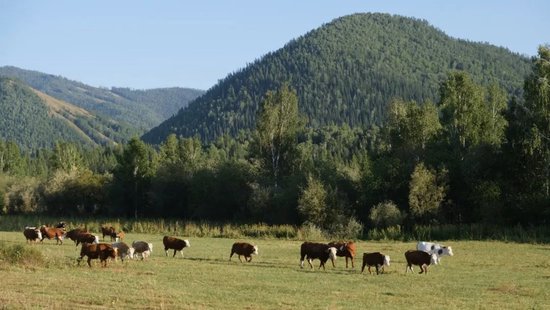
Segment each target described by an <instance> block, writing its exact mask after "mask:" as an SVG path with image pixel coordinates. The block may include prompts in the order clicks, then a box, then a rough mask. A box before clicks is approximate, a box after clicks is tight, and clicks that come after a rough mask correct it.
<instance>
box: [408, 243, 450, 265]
mask: <svg viewBox="0 0 550 310" xmlns="http://www.w3.org/2000/svg"><path fill="white" fill-rule="evenodd" d="M416 249H417V250H419V251H424V252H427V253H429V254H435V255H436V256H437V260H436V262H435V263H436V264H439V263H440V262H441V256H453V255H454V254H453V249H452V248H451V247H450V246H444V245H441V244H439V243H433V242H426V241H419V242H418V243H417V244H416Z"/></svg>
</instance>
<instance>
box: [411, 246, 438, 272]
mask: <svg viewBox="0 0 550 310" xmlns="http://www.w3.org/2000/svg"><path fill="white" fill-rule="evenodd" d="M405 259H406V260H407V268H406V269H405V273H407V272H408V271H409V269H410V270H411V272H413V269H412V265H417V266H419V267H420V273H424V274H428V266H429V265H432V264H433V265H435V264H437V255H436V254H429V253H426V252H424V251H419V250H408V251H407V252H405Z"/></svg>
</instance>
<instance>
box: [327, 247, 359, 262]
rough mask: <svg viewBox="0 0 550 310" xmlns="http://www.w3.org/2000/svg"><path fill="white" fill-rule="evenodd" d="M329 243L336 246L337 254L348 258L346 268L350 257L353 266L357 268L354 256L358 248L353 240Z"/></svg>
mask: <svg viewBox="0 0 550 310" xmlns="http://www.w3.org/2000/svg"><path fill="white" fill-rule="evenodd" d="M328 245H329V246H331V247H335V248H336V256H340V257H345V258H346V268H348V259H350V260H351V268H355V266H353V258H354V257H355V250H356V248H355V243H354V242H353V241H348V242H344V241H339V242H336V241H333V242H329V243H328Z"/></svg>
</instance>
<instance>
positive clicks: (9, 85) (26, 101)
mask: <svg viewBox="0 0 550 310" xmlns="http://www.w3.org/2000/svg"><path fill="white" fill-rule="evenodd" d="M0 111H2V117H0V129H1V130H0V139H3V140H9V141H14V142H16V143H17V144H18V145H19V146H20V147H21V148H23V149H38V148H50V147H52V146H53V145H54V143H55V142H56V141H72V142H76V143H79V144H84V145H96V144H99V143H101V144H107V143H109V142H113V140H112V139H111V138H109V137H107V136H105V135H103V134H102V133H101V132H99V131H97V129H94V128H88V129H89V131H88V132H85V130H83V129H81V128H79V126H77V125H76V124H79V123H94V124H102V125H108V124H106V123H102V121H101V120H96V119H94V116H93V115H91V114H90V113H89V112H87V111H86V110H83V109H81V108H78V107H75V106H72V105H70V104H68V103H66V102H63V101H60V100H57V99H54V98H52V97H50V96H48V95H46V94H44V93H41V92H39V91H36V90H33V89H32V88H30V87H28V86H27V85H25V84H24V83H22V82H20V81H18V80H14V79H9V78H2V77H0Z"/></svg>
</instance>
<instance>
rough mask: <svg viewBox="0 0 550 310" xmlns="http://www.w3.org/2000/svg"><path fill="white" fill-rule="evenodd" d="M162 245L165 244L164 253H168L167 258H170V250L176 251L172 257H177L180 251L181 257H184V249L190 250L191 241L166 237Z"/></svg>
mask: <svg viewBox="0 0 550 310" xmlns="http://www.w3.org/2000/svg"><path fill="white" fill-rule="evenodd" d="M162 243H163V244H164V252H165V253H166V256H168V250H170V249H172V250H174V255H172V257H174V256H176V252H177V251H180V253H181V257H183V248H188V247H190V246H191V244H189V240H182V239H178V238H175V237H169V236H164V238H162Z"/></svg>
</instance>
